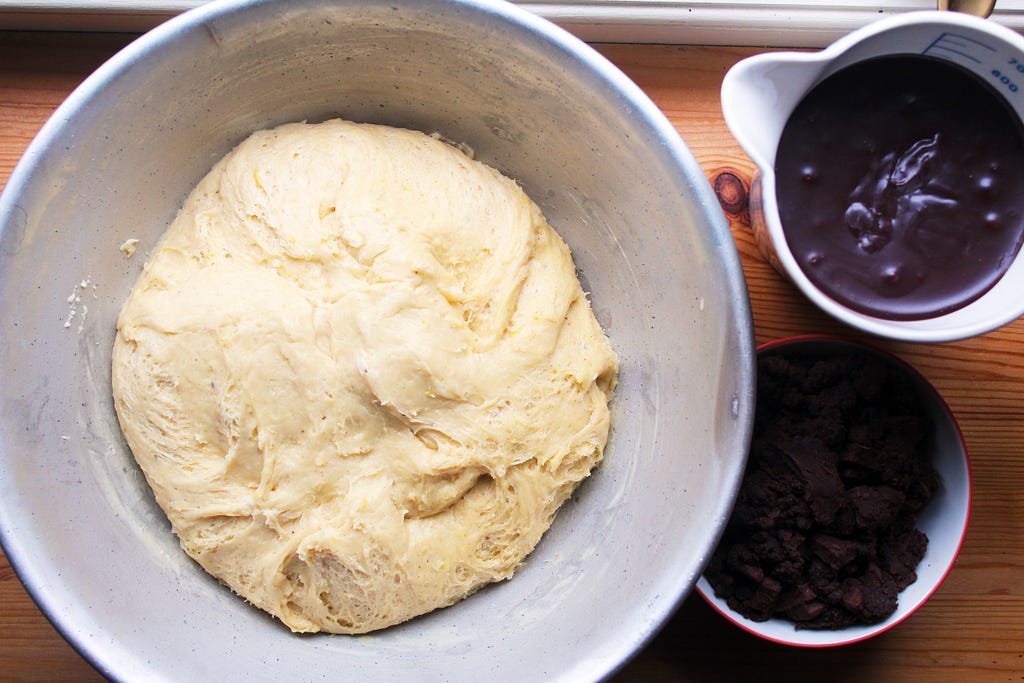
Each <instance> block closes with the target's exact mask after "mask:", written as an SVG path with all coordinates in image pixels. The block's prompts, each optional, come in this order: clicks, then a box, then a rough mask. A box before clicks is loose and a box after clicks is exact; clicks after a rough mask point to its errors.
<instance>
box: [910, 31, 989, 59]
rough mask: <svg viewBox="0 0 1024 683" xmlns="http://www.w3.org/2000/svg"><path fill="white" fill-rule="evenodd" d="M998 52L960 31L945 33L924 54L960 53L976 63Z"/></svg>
mask: <svg viewBox="0 0 1024 683" xmlns="http://www.w3.org/2000/svg"><path fill="white" fill-rule="evenodd" d="M995 53H996V49H995V48H994V47H992V46H991V45H988V44H987V43H983V42H981V41H980V40H975V39H974V38H971V37H969V36H965V35H963V34H960V33H943V34H942V35H941V36H939V37H938V38H936V39H935V40H934V41H933V42H932V44H931V45H929V46H928V47H927V48H925V50H924V52H923V53H922V54H925V55H933V56H942V55H945V56H947V57H948V56H949V55H950V54H955V55H959V56H960V57H963V58H965V59H968V60H970V61H972V62H974V63H976V64H983V63H984V62H985V61H987V60H988V58H989V57H991V56H992V55H994V54H995Z"/></svg>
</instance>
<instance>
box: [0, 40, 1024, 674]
mask: <svg viewBox="0 0 1024 683" xmlns="http://www.w3.org/2000/svg"><path fill="white" fill-rule="evenodd" d="M130 38H131V37H130V36H124V35H105V34H60V33H13V32H7V33H4V32H0V187H2V184H3V183H4V182H6V180H7V177H8V176H9V174H10V172H11V170H12V168H13V167H14V165H15V164H16V163H17V161H18V159H19V157H20V156H21V153H22V152H23V151H24V149H25V147H26V146H27V145H28V143H29V141H30V140H31V138H32V137H33V135H34V134H35V133H36V131H37V130H38V129H39V127H40V126H41V125H42V124H43V122H44V121H45V120H46V118H47V117H48V116H49V115H50V113H51V112H52V111H53V109H54V108H55V107H56V106H57V105H58V104H59V103H60V102H61V101H62V100H63V99H64V98H65V97H66V96H67V95H68V93H70V92H71V90H72V89H73V88H74V87H75V86H76V85H77V84H78V83H79V82H80V81H81V80H82V79H83V78H84V77H85V76H87V75H88V74H89V73H90V72H91V71H92V70H93V69H95V68H96V67H97V66H99V65H100V64H101V63H102V62H103V61H104V60H105V59H107V58H108V57H109V56H111V55H112V54H113V53H114V52H116V51H117V50H118V49H120V48H121V47H122V46H123V45H125V44H126V43H127V42H128V41H129V40H130ZM596 47H597V48H598V49H599V50H600V51H601V52H602V53H604V54H605V55H606V56H607V57H609V58H610V59H611V60H612V61H613V62H614V63H615V64H617V65H618V66H619V67H620V68H621V69H622V70H623V71H625V72H626V74H628V75H629V76H630V77H631V78H632V79H633V80H635V81H636V82H637V83H638V84H639V85H640V86H641V87H642V88H643V89H644V90H645V91H646V92H647V93H648V95H649V96H650V97H651V98H652V99H653V100H654V102H655V103H656V104H657V105H658V106H659V107H661V109H662V110H663V111H664V112H665V114H666V115H667V116H668V118H669V119H670V120H671V121H672V123H673V124H674V125H675V126H676V128H677V129H678V130H679V132H680V133H681V134H682V136H683V139H684V140H686V142H687V144H688V145H689V147H690V149H691V150H692V151H693V153H694V155H695V156H696V157H697V159H698V161H699V162H700V163H701V165H702V166H703V168H704V170H705V171H706V173H707V176H708V179H709V180H710V181H711V182H712V183H715V182H716V181H718V182H719V184H720V186H722V187H731V188H733V189H734V190H735V189H736V188H737V187H739V192H738V193H733V194H730V195H728V196H726V197H723V199H725V200H726V201H725V206H727V207H728V208H729V210H728V211H727V215H729V219H730V223H731V225H732V229H733V235H734V237H735V241H736V245H737V248H738V250H739V252H740V255H741V257H742V261H743V267H744V271H745V274H746V278H747V285H748V287H749V290H750V297H751V303H752V307H753V312H754V324H755V333H756V338H757V342H758V343H762V342H765V341H769V340H772V339H777V338H780V337H785V336H788V335H793V334H802V333H819V332H830V333H844V334H850V335H851V336H860V335H857V334H855V333H852V331H851V330H849V329H847V328H845V327H843V326H842V325H840V324H839V323H837V322H834V321H832V320H831V319H830V318H828V317H826V316H825V315H824V314H822V313H821V312H819V311H818V309H817V308H815V307H814V306H813V305H811V304H810V303H809V302H808V301H806V300H805V299H804V298H803V297H802V296H801V295H800V294H799V292H798V291H797V290H796V289H795V288H794V287H793V286H791V285H790V284H789V283H788V282H786V281H785V280H784V279H783V278H782V277H780V276H779V275H778V274H776V273H775V272H774V271H773V270H772V269H771V268H770V267H769V266H768V265H767V264H766V263H764V262H763V261H762V259H761V258H760V256H759V254H758V252H757V249H756V248H755V246H754V242H753V239H752V237H751V234H750V231H749V227H748V222H747V216H746V215H745V214H744V205H743V190H744V188H746V187H748V183H749V179H750V174H751V172H752V171H753V164H752V163H751V161H750V160H749V159H748V158H747V157H746V156H745V155H744V153H743V152H742V150H741V149H740V147H739V145H738V144H737V143H736V141H735V140H734V139H733V138H732V136H731V135H730V134H729V131H728V129H727V128H726V126H725V124H724V123H723V121H722V112H721V108H720V105H719V99H718V92H719V87H720V85H721V81H722V77H723V76H724V75H725V73H726V71H727V70H728V69H729V67H730V66H732V65H733V64H734V63H735V62H736V61H738V60H739V59H741V58H743V57H746V56H748V55H750V54H754V53H755V52H757V50H753V49H750V48H728V47H679V46H641V45H599V46H596ZM737 179H738V180H739V181H740V185H739V186H737V184H736V183H735V180H737ZM725 181H731V182H725ZM1022 296H1024V293H1022ZM880 345H881V346H883V347H885V348H888V349H889V350H891V351H893V352H895V353H896V354H898V355H900V356H901V357H903V358H904V359H905V360H907V361H909V362H910V363H912V364H913V365H915V366H916V367H917V368H918V369H919V370H920V371H921V372H922V373H923V374H924V375H925V376H927V377H928V378H929V379H930V380H932V382H934V384H935V385H936V386H937V387H938V389H939V391H940V392H942V394H943V395H944V396H945V398H946V400H947V402H948V403H949V405H950V406H951V408H952V409H953V411H954V413H955V414H956V416H957V418H958V420H959V421H960V425H961V427H962V429H963V431H964V435H965V438H966V441H967V446H968V449H969V451H970V454H971V463H972V469H973V475H974V502H973V509H972V517H971V526H970V530H969V531H968V534H967V539H966V542H965V544H964V546H963V549H962V552H961V554H960V557H959V560H958V561H957V564H956V566H955V567H954V569H953V571H952V573H951V574H950V575H949V577H948V578H947V579H946V582H945V583H944V584H943V586H942V587H941V589H940V590H939V591H938V593H937V594H936V595H935V596H934V597H933V598H932V599H931V600H930V601H929V602H928V603H927V604H926V605H925V606H924V607H923V608H922V609H921V610H919V611H918V612H917V613H916V614H915V615H913V616H912V617H911V618H910V619H909V620H907V621H906V622H904V623H903V624H901V625H900V626H898V627H897V628H895V629H893V630H892V631H890V632H888V633H886V634H883V635H881V636H879V637H876V638H874V639H872V640H869V641H867V642H864V643H859V644H855V645H849V646H846V647H841V648H831V649H825V650H805V649H795V648H789V647H785V646H779V645H775V644H772V643H768V642H766V641H762V640H760V639H758V638H756V637H754V636H751V635H748V634H746V633H745V632H743V631H740V630H739V629H737V628H736V627H734V626H732V625H731V624H728V623H726V622H725V620H724V619H722V618H721V617H720V616H718V615H717V614H715V613H714V612H712V611H711V610H710V609H709V608H708V607H707V606H706V605H705V604H704V603H703V601H702V600H701V598H700V597H699V596H697V595H696V594H695V593H694V594H692V595H691V596H690V597H689V598H688V599H687V600H686V601H685V602H684V603H683V604H682V605H681V607H680V608H679V610H678V611H677V613H676V614H675V616H674V617H673V618H672V619H671V620H670V622H669V623H668V624H667V625H666V626H665V628H664V629H663V630H662V631H661V632H660V633H659V635H658V636H657V637H656V638H655V639H654V640H653V641H652V642H651V643H650V644H649V645H648V647H647V648H646V649H645V650H644V651H643V652H641V653H640V654H639V655H637V657H636V658H635V659H634V660H632V661H631V662H630V663H629V664H627V665H626V666H625V667H624V669H623V670H622V671H620V672H619V674H618V676H617V677H616V680H617V681H730V682H731V681H744V680H756V681H812V680H813V681H820V680H829V681H839V680H857V681H900V682H906V681H1024V454H1022V453H1021V444H1024V320H1019V321H1017V322H1015V323H1013V324H1010V325H1008V326H1006V327H1004V328H1002V329H1000V330H998V331H995V332H992V333H990V334H987V335H984V336H981V337H977V338H974V339H970V340H966V341H962V342H957V343H949V344H934V345H912V344H904V343H887V342H881V343H880ZM182 675H183V679H182V680H188V677H187V672H182ZM29 680H32V681H95V680H102V677H101V676H100V675H99V674H98V673H97V672H96V671H95V670H94V669H93V668H92V667H91V666H90V665H89V664H88V663H87V662H86V661H85V660H83V659H82V658H81V657H80V656H79V655H78V654H77V653H76V652H75V651H74V650H73V649H72V648H71V647H70V646H68V645H67V644H66V643H65V642H64V641H63V640H62V639H61V637H60V635H59V634H58V633H57V632H56V631H55V630H54V629H53V627H52V626H51V625H50V624H49V622H48V621H47V620H46V618H45V617H44V616H43V615H42V614H41V613H40V611H39V610H38V608H37V607H36V606H35V604H34V603H33V602H32V600H31V599H30V598H29V597H28V595H27V594H26V593H25V591H24V589H23V588H22V585H21V583H20V582H19V581H18V578H17V576H16V575H15V573H14V571H13V570H12V569H11V567H10V565H9V564H8V563H7V560H6V558H5V557H3V556H2V555H0V681H29Z"/></svg>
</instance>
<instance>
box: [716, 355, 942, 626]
mask: <svg viewBox="0 0 1024 683" xmlns="http://www.w3.org/2000/svg"><path fill="white" fill-rule="evenodd" d="M757 381H758V389H757V409H756V417H755V422H754V434H753V441H752V444H751V450H750V454H749V459H748V463H747V469H746V473H745V476H744V480H743V483H742V485H741V488H740V491H739V495H738V498H737V502H736V507H735V509H734V511H733V514H732V517H731V518H730V520H729V523H728V525H727V526H726V529H725V532H724V534H723V537H722V540H721V542H720V543H719V546H718V548H717V549H716V551H715V553H714V555H713V556H712V558H711V561H710V563H709V565H708V567H707V569H706V570H705V572H704V575H705V577H706V578H707V580H708V582H709V583H710V584H711V586H712V588H714V590H715V594H716V595H718V596H719V597H720V598H722V599H724V600H726V601H727V602H728V604H729V606H730V607H731V608H732V609H734V610H736V611H737V612H739V613H741V614H743V615H744V616H746V617H748V618H749V619H753V620H755V621H766V620H768V619H770V618H773V617H778V618H782V619H787V620H790V621H792V622H794V624H795V626H796V628H798V629H841V628H845V627H847V626H851V625H856V624H873V623H877V622H879V621H883V620H885V619H886V618H887V617H888V616H889V615H891V614H892V613H893V612H894V611H895V609H896V606H897V600H898V597H899V594H900V592H901V591H902V590H903V589H904V588H906V587H907V586H908V585H910V584H911V583H913V582H914V581H915V580H916V579H917V574H916V567H917V565H918V563H919V562H920V561H921V558H922V557H923V556H924V552H925V550H926V548H927V546H928V538H927V537H926V536H925V535H924V534H923V533H921V532H920V531H919V530H918V529H917V528H916V524H917V514H918V512H919V511H920V510H921V509H922V508H923V507H924V506H925V504H926V503H927V502H928V500H929V499H930V498H931V495H932V493H933V491H934V490H935V489H936V486H937V484H938V477H937V474H936V472H935V470H934V468H933V466H932V463H931V457H930V454H929V452H928V435H929V432H930V429H931V425H930V423H929V421H928V418H927V416H926V414H925V411H924V406H923V402H922V400H921V397H920V396H919V395H918V393H917V390H916V388H915V385H914V384H913V383H912V381H911V379H910V378H909V377H908V375H907V373H906V372H904V371H902V370H901V369H899V368H897V367H895V366H893V365H892V364H890V363H887V362H885V361H884V360H882V359H881V358H879V357H877V356H875V355H873V354H869V353H864V352H860V351H849V352H847V351H843V352H840V353H838V354H836V355H830V356H826V357H817V356H816V357H814V358H799V357H796V358H789V357H784V356H781V355H762V356H761V357H760V358H759V359H758V376H757Z"/></svg>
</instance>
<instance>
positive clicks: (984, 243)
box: [775, 55, 1024, 320]
mask: <svg viewBox="0 0 1024 683" xmlns="http://www.w3.org/2000/svg"><path fill="white" fill-rule="evenodd" d="M775 173H776V182H777V189H776V194H777V196H778V201H779V213H780V218H781V220H782V227H783V231H784V232H785V235H786V240H787V242H788V243H789V247H790V250H791V251H792V252H793V254H794V256H795V258H796V259H797V261H798V262H799V264H800V267H801V268H802V269H803V271H804V273H805V274H806V275H807V277H808V278H809V279H810V280H811V281H812V282H814V283H815V285H816V286H817V287H819V288H820V289H821V290H822V291H823V292H824V293H826V294H827V295H828V296H830V297H832V298H833V299H835V300H837V301H839V302H841V303H843V304H845V305H847V306H849V307H851V308H853V309H855V310H858V311H861V312H863V313H866V314H868V315H873V316H876V317H880V318H886V319H891V320H919V319H923V318H928V317H933V316H936V315H942V314H945V313H948V312H951V311H954V310H956V309H958V308H961V307H963V306H965V305H967V304H969V303H970V302H972V301H974V300H975V299H977V298H978V297H980V296H981V295H982V294H984V293H985V292H986V291H988V290H989V289H990V288H991V287H992V286H993V285H994V284H995V283H996V282H997V281H998V280H999V278H1000V277H1002V275H1003V274H1004V273H1005V272H1006V269H1007V268H1008V267H1009V265H1010V263H1011V262H1012V260H1013V258H1014V256H1015V255H1016V253H1017V252H1018V251H1019V249H1020V246H1021V241H1022V236H1024V220H1022V216H1024V131H1022V127H1021V123H1020V120H1019V118H1018V117H1017V116H1015V114H1014V113H1013V111H1012V110H1011V109H1010V107H1009V105H1008V104H1007V103H1006V102H1005V100H1004V99H1003V98H1002V96H1001V95H999V94H998V93H997V92H996V91H995V90H994V89H993V88H991V87H990V86H989V85H988V84H986V83H985V82H983V81H982V80H981V79H980V78H978V77H977V76H975V75H974V74H972V73H970V72H968V71H967V70H965V69H962V68H960V67H958V66H955V65H953V64H950V63H948V62H945V61H940V60H937V59H933V58H929V57H922V56H917V55H898V56H889V57H879V58H876V59H871V60H867V61H864V62H860V63H857V64H854V65H852V66H849V67H846V68H845V69H842V70H840V71H838V72H836V73H835V74H833V75H831V76H829V77H828V78H826V79H825V80H824V81H822V82H821V83H820V84H819V85H817V86H816V87H815V88H813V89H812V90H811V91H810V92H809V93H808V95H807V96H806V97H805V98H804V99H803V100H802V101H801V103H800V104H799V105H798V106H797V108H796V109H795V110H794V112H793V114H792V115H791V116H790V118H789V120H788V122H787V123H786V127H785V129H784V131H783V134H782V138H781V140H780V142H779V148H778V151H777V155H776V164H775Z"/></svg>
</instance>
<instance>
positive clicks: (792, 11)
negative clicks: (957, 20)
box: [0, 0, 1024, 47]
mask: <svg viewBox="0 0 1024 683" xmlns="http://www.w3.org/2000/svg"><path fill="white" fill-rule="evenodd" d="M202 3H203V0H0V29H4V28H7V29H42V30H93V31H98V30H103V31H144V30H147V29H149V28H152V27H153V26H155V25H156V24H158V23H160V22H162V21H165V20H166V19H168V18H170V17H172V16H174V15H175V14H178V13H180V12H183V11H185V10H187V9H190V8H192V7H195V6H197V5H200V4H202ZM518 4H520V5H521V6H522V7H525V8H527V9H529V10H531V11H533V12H535V13H537V14H539V15H540V16H543V17H546V18H548V19H550V20H552V21H554V22H555V23H556V24H559V25H560V26H562V27H564V28H566V29H568V30H570V31H572V32H573V33H575V34H576V35H577V36H579V37H580V38H583V39H584V40H589V41H594V42H599V41H603V42H646V43H677V44H690V45H746V46H763V47H771V46H777V47H822V46H824V45H827V44H828V43H830V42H832V41H833V40H835V39H836V38H838V37H839V36H841V35H843V34H845V33H848V32H849V31H852V30H853V29H855V28H858V27H860V26H863V25H864V24H866V23H868V22H870V21H872V20H874V19H878V18H880V17H883V16H887V15H891V14H898V13H901V12H909V11H914V10H923V9H934V8H935V2H934V0H889V1H888V2H878V1H876V2H869V1H868V0H845V1H844V2H833V3H826V2H813V1H808V0H803V1H797V0H747V1H746V2H733V1H731V0H696V1H694V2H681V1H678V0H577V1H575V2H573V1H567V2H556V1H545V0H519V2H518ZM992 19H993V20H994V21H998V22H999V23H1001V24H1004V25H1006V26H1009V27H1010V28H1012V29H1014V30H1017V31H1021V32H1024V0H999V2H998V5H997V9H996V12H995V14H993V16H992Z"/></svg>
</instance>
